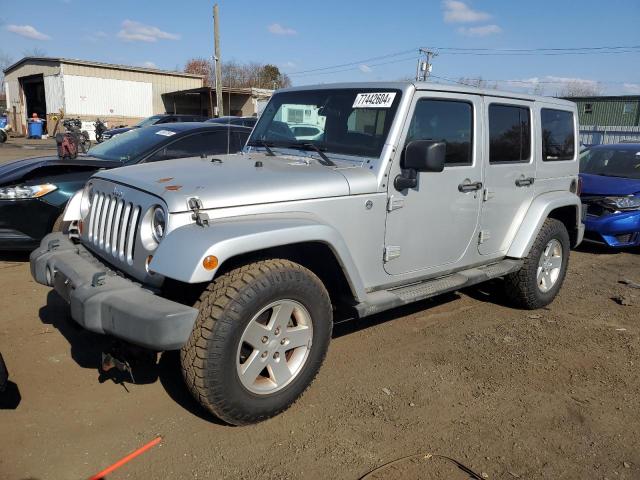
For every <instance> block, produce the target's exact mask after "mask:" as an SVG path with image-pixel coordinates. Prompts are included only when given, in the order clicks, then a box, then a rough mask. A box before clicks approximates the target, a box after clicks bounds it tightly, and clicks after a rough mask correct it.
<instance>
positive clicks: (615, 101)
mask: <svg viewBox="0 0 640 480" xmlns="http://www.w3.org/2000/svg"><path fill="white" fill-rule="evenodd" d="M567 100H572V101H574V102H576V103H577V104H578V115H579V120H580V125H581V126H582V125H584V126H607V127H637V126H640V95H619V96H611V97H570V98H567Z"/></svg>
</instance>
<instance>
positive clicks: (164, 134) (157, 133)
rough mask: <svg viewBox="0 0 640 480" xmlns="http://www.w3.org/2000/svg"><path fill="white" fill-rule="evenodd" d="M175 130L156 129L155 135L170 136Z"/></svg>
mask: <svg viewBox="0 0 640 480" xmlns="http://www.w3.org/2000/svg"><path fill="white" fill-rule="evenodd" d="M175 134H176V132H172V131H171V130H158V131H157V132H156V135H162V136H165V137H170V136H171V135H175Z"/></svg>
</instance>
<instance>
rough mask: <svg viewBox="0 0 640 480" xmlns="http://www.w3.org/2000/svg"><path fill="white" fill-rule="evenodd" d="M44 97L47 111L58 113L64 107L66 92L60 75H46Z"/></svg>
mask: <svg viewBox="0 0 640 480" xmlns="http://www.w3.org/2000/svg"><path fill="white" fill-rule="evenodd" d="M44 99H45V102H46V103H47V113H58V112H59V111H60V109H61V108H63V107H64V102H63V100H64V92H63V87H62V77H61V76H60V75H46V76H45V77H44Z"/></svg>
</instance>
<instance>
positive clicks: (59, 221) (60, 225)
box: [51, 213, 66, 233]
mask: <svg viewBox="0 0 640 480" xmlns="http://www.w3.org/2000/svg"><path fill="white" fill-rule="evenodd" d="M63 218H64V213H61V214H60V216H59V217H58V218H56V221H55V222H53V227H51V231H52V232H63V233H66V232H65V230H66V227H65V224H64V223H65V222H64V220H63Z"/></svg>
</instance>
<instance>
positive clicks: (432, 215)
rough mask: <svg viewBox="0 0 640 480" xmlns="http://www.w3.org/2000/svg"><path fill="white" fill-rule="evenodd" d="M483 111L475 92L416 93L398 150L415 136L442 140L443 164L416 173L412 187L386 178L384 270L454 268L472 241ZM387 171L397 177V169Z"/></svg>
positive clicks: (476, 214)
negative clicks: (441, 167)
mask: <svg viewBox="0 0 640 480" xmlns="http://www.w3.org/2000/svg"><path fill="white" fill-rule="evenodd" d="M481 112H482V100H481V98H480V97H479V96H475V95H462V94H445V93H438V92H418V93H417V94H416V97H415V98H414V100H413V104H412V107H411V113H410V118H411V121H410V122H407V125H405V131H404V132H403V135H402V139H403V140H402V141H401V143H400V146H401V152H403V151H404V149H405V147H406V145H407V144H408V143H409V142H411V141H413V140H435V141H444V142H445V143H446V164H445V168H444V171H442V172H439V173H435V172H420V173H418V174H417V180H418V183H417V186H416V187H415V188H409V189H405V190H402V191H397V190H396V189H395V188H394V186H393V179H391V181H390V182H389V189H388V191H389V204H388V208H387V210H388V213H387V224H386V238H385V253H384V262H385V263H384V268H385V270H386V272H387V273H389V274H392V275H399V274H404V273H409V272H422V273H424V274H431V273H435V272H438V271H440V270H447V269H449V268H455V267H456V264H457V263H459V262H460V260H461V258H462V257H463V255H464V254H465V252H467V250H469V246H470V245H471V244H473V241H474V239H475V237H476V230H477V225H478V217H479V210H480V202H481V200H482V198H481V197H482V181H483V180H482V150H481V145H482V136H481V132H482V129H481V128H480V127H479V123H480V122H481V121H482V114H481ZM391 172H392V176H395V175H397V174H398V173H399V170H398V169H397V168H396V169H395V170H394V169H393V168H392V170H391ZM473 248H474V251H475V246H474V247H473ZM476 255H477V253H476Z"/></svg>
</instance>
